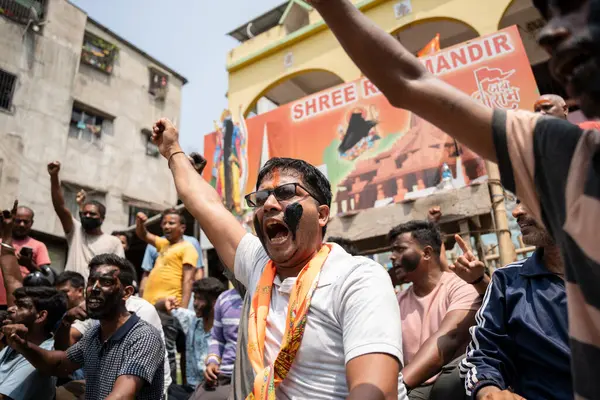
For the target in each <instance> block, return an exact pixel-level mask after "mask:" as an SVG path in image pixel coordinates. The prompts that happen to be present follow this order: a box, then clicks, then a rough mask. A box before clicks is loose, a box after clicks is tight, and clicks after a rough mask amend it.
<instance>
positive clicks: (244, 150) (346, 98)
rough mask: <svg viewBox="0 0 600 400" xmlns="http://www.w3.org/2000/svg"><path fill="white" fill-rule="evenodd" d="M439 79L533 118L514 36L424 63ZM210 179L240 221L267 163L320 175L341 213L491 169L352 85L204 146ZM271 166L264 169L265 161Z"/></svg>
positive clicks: (364, 83) (532, 90)
mask: <svg viewBox="0 0 600 400" xmlns="http://www.w3.org/2000/svg"><path fill="white" fill-rule="evenodd" d="M420 60H421V62H422V63H423V65H424V66H425V67H426V68H427V69H428V70H429V71H430V72H431V73H433V74H434V75H437V76H438V77H440V78H441V79H443V80H444V81H446V82H448V83H449V84H451V85H453V86H455V87H457V88H458V89H460V90H462V91H464V92H465V93H467V94H469V95H470V96H472V97H473V98H474V99H476V100H478V101H481V102H482V103H484V104H485V105H487V106H489V107H493V108H502V109H517V108H525V109H531V107H532V104H533V103H534V101H535V100H536V99H537V97H538V90H537V86H536V82H535V78H534V76H533V73H532V71H531V67H530V64H529V60H528V59H527V55H526V53H525V49H524V47H523V43H522V41H521V38H520V36H519V33H518V30H517V28H516V27H510V28H507V29H504V30H502V31H499V32H496V33H494V34H492V35H488V36H484V37H481V38H477V39H474V40H471V41H469V42H467V43H464V44H460V45H457V46H453V47H450V48H447V49H443V50H441V51H439V52H437V53H435V54H432V55H429V56H426V57H423V58H421V59H420ZM204 152H205V156H206V158H207V160H208V165H207V168H206V169H205V172H204V177H205V178H206V179H207V180H211V181H212V183H213V185H215V186H216V187H217V190H218V191H219V193H221V195H222V196H223V197H224V199H225V203H226V204H227V205H228V206H229V208H230V209H232V210H233V211H234V212H235V213H238V214H239V213H241V212H243V208H244V207H245V204H243V200H242V198H243V195H244V194H246V193H248V192H250V191H252V190H254V186H255V184H256V178H257V175H258V170H259V168H260V163H261V156H262V158H264V154H267V155H268V157H293V158H300V159H303V160H306V161H307V162H309V163H311V164H313V165H316V166H318V167H319V168H320V169H321V170H322V171H323V172H324V173H325V174H326V175H327V177H328V179H329V180H330V182H331V187H332V190H333V194H334V205H333V212H334V213H339V212H347V211H351V210H359V209H365V208H369V207H378V206H383V205H386V204H389V203H392V202H398V201H401V200H403V199H408V198H416V197H420V196H424V195H427V194H430V193H433V192H435V191H437V190H444V189H445V188H448V187H459V186H464V185H467V184H469V183H470V182H471V181H473V180H475V179H478V178H480V177H482V176H485V168H484V163H483V160H481V159H480V158H479V157H478V156H477V155H476V154H474V153H473V152H472V151H470V150H469V149H468V148H466V147H464V146H462V145H461V144H459V143H457V142H456V141H454V140H453V139H452V138H451V137H449V136H448V135H446V134H445V133H443V132H442V131H440V130H439V129H437V128H436V127H434V126H433V125H431V124H429V123H427V122H426V121H424V120H422V119H421V118H419V117H417V116H416V115H413V114H412V113H410V112H408V111H406V110H400V109H397V108H394V107H392V106H391V105H390V104H389V102H388V101H387V99H386V98H385V97H384V96H383V95H382V94H381V92H380V91H379V90H378V89H377V88H376V87H375V86H374V85H373V84H372V83H371V82H370V81H369V80H367V79H360V80H357V81H354V82H348V83H345V84H342V85H339V86H336V87H333V88H330V89H327V90H325V91H323V92H320V93H317V94H314V95H311V96H308V97H306V98H303V99H300V100H297V101H295V102H292V103H290V104H286V105H283V106H281V107H279V108H277V109H275V110H273V111H270V112H267V113H264V114H260V115H258V116H255V117H252V118H249V119H247V120H246V121H243V120H242V122H241V123H240V124H232V123H231V119H227V117H225V118H222V123H221V125H219V126H218V127H217V131H216V132H214V133H212V134H210V135H207V136H205V141H204ZM263 161H264V160H263Z"/></svg>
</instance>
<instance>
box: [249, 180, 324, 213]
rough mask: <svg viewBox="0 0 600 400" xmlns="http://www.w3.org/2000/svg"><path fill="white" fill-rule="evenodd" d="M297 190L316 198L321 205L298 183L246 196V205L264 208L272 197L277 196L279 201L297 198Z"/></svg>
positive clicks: (258, 191)
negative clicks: (300, 189)
mask: <svg viewBox="0 0 600 400" xmlns="http://www.w3.org/2000/svg"><path fill="white" fill-rule="evenodd" d="M297 188H302V189H303V190H304V191H305V192H306V193H308V195H309V196H310V197H312V198H314V199H315V200H317V201H318V202H319V204H321V202H320V201H319V199H317V197H315V196H314V195H313V194H312V193H311V192H310V191H309V190H308V189H306V188H305V187H304V186H302V185H301V184H299V183H296V182H293V183H286V184H284V185H281V186H277V187H276V188H274V189H263V190H257V191H256V192H252V193H250V194H248V195H246V197H245V199H246V204H248V207H252V208H255V207H262V206H264V205H265V203H266V202H267V199H268V198H269V196H271V195H273V196H275V199H276V200H277V201H285V200H290V199H292V198H294V197H295V196H296V192H297Z"/></svg>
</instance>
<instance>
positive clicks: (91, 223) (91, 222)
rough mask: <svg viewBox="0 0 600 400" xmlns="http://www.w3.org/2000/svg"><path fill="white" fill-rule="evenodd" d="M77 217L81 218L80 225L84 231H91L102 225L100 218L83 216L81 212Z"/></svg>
mask: <svg viewBox="0 0 600 400" xmlns="http://www.w3.org/2000/svg"><path fill="white" fill-rule="evenodd" d="M79 218H80V219H81V226H83V229H84V230H86V231H92V230H94V229H96V228H98V227H100V225H102V220H101V219H100V218H90V217H84V216H83V215H81V213H79Z"/></svg>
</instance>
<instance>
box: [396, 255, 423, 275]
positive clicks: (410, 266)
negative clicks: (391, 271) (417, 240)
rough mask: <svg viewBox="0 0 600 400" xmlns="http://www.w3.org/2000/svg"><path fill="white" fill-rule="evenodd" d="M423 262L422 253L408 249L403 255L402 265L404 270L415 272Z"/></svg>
mask: <svg viewBox="0 0 600 400" xmlns="http://www.w3.org/2000/svg"><path fill="white" fill-rule="evenodd" d="M420 262H421V254H420V253H419V252H417V251H414V250H406V251H405V252H404V254H403V255H402V260H401V262H400V266H401V267H402V269H403V270H404V272H413V271H414V270H415V269H417V267H418V266H419V263H420Z"/></svg>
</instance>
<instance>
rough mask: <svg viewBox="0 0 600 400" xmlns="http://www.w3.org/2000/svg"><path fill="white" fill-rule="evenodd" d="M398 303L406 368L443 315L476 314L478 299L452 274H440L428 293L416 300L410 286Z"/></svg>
mask: <svg viewBox="0 0 600 400" xmlns="http://www.w3.org/2000/svg"><path fill="white" fill-rule="evenodd" d="M398 303H399V304H400V316H401V319H402V347H403V350H404V365H405V366H406V365H408V364H410V362H411V361H412V359H413V358H414V356H415V354H417V351H419V348H420V347H421V345H422V344H423V343H424V342H425V341H426V340H427V339H428V338H429V337H430V336H431V335H433V334H434V333H435V332H437V331H438V329H439V328H440V325H441V324H442V320H443V319H444V317H445V316H446V314H448V313H449V312H450V311H455V310H478V309H479V307H480V306H481V297H480V296H479V293H477V290H475V288H474V287H473V286H472V285H469V284H468V283H466V282H465V281H463V280H462V279H460V278H459V277H458V276H456V275H455V274H454V273H452V272H444V273H442V278H441V279H440V282H439V283H438V284H437V286H436V287H435V288H434V289H433V290H432V291H431V293H429V294H428V295H426V296H423V297H418V296H417V295H415V292H414V290H413V287H412V286H411V287H409V288H408V289H407V290H405V291H403V292H400V293H399V294H398ZM465 345H466V344H465ZM435 378H437V376H435V377H433V378H431V379H430V380H429V381H427V383H431V382H433V381H434V380H435Z"/></svg>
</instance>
